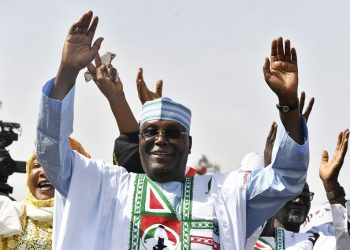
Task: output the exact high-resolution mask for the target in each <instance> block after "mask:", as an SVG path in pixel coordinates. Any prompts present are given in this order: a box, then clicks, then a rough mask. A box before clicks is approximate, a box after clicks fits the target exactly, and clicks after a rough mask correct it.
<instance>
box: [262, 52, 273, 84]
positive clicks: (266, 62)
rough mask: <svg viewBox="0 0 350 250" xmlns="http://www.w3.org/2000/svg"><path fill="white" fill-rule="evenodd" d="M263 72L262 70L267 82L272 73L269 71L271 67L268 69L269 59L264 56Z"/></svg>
mask: <svg viewBox="0 0 350 250" xmlns="http://www.w3.org/2000/svg"><path fill="white" fill-rule="evenodd" d="M263 72H264V78H265V81H266V82H267V83H268V80H269V79H270V78H271V76H272V73H271V69H270V60H269V58H267V57H266V58H265V63H264V66H263Z"/></svg>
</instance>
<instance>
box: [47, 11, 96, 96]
mask: <svg viewBox="0 0 350 250" xmlns="http://www.w3.org/2000/svg"><path fill="white" fill-rule="evenodd" d="M97 23H98V18H97V17H94V18H93V13H92V11H89V12H87V13H85V14H84V15H83V16H82V17H81V18H80V19H79V21H78V22H76V23H75V24H73V25H72V27H71V28H70V29H69V32H68V35H67V37H66V41H65V43H64V46H63V52H62V59H61V64H60V67H59V69H58V72H57V74H56V78H55V83H54V86H53V88H52V90H51V93H50V95H49V96H50V97H51V98H53V99H57V100H63V98H64V97H65V96H66V94H67V93H68V92H69V91H70V89H71V88H72V87H73V86H74V84H75V81H76V79H77V76H78V73H79V71H80V70H81V69H83V68H85V67H86V66H87V65H88V64H89V63H90V62H91V61H92V60H93V59H94V58H95V57H96V54H97V52H98V50H99V49H100V46H101V43H102V41H103V38H102V37H100V38H98V39H96V41H95V42H94V44H93V45H92V46H91V43H92V40H93V38H94V34H95V30H96V27H97Z"/></svg>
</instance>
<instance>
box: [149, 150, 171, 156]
mask: <svg viewBox="0 0 350 250" xmlns="http://www.w3.org/2000/svg"><path fill="white" fill-rule="evenodd" d="M151 154H152V155H159V156H170V155H172V154H171V153H169V152H165V151H153V152H151Z"/></svg>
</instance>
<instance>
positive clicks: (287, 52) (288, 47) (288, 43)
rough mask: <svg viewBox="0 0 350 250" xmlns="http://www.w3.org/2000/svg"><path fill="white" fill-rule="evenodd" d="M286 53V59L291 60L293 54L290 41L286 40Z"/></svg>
mask: <svg viewBox="0 0 350 250" xmlns="http://www.w3.org/2000/svg"><path fill="white" fill-rule="evenodd" d="M284 51H285V53H284V55H285V59H286V61H287V62H291V54H290V41H289V40H286V41H285V42H284Z"/></svg>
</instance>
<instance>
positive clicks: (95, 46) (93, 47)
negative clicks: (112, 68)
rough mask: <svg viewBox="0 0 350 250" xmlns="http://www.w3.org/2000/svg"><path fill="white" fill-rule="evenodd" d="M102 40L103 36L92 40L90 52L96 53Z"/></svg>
mask: <svg viewBox="0 0 350 250" xmlns="http://www.w3.org/2000/svg"><path fill="white" fill-rule="evenodd" d="M102 41H103V37H99V38H97V39H96V41H95V42H94V44H93V45H92V47H91V52H92V53H93V54H94V55H96V54H97V52H98V50H99V49H100V47H101V43H102Z"/></svg>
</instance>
